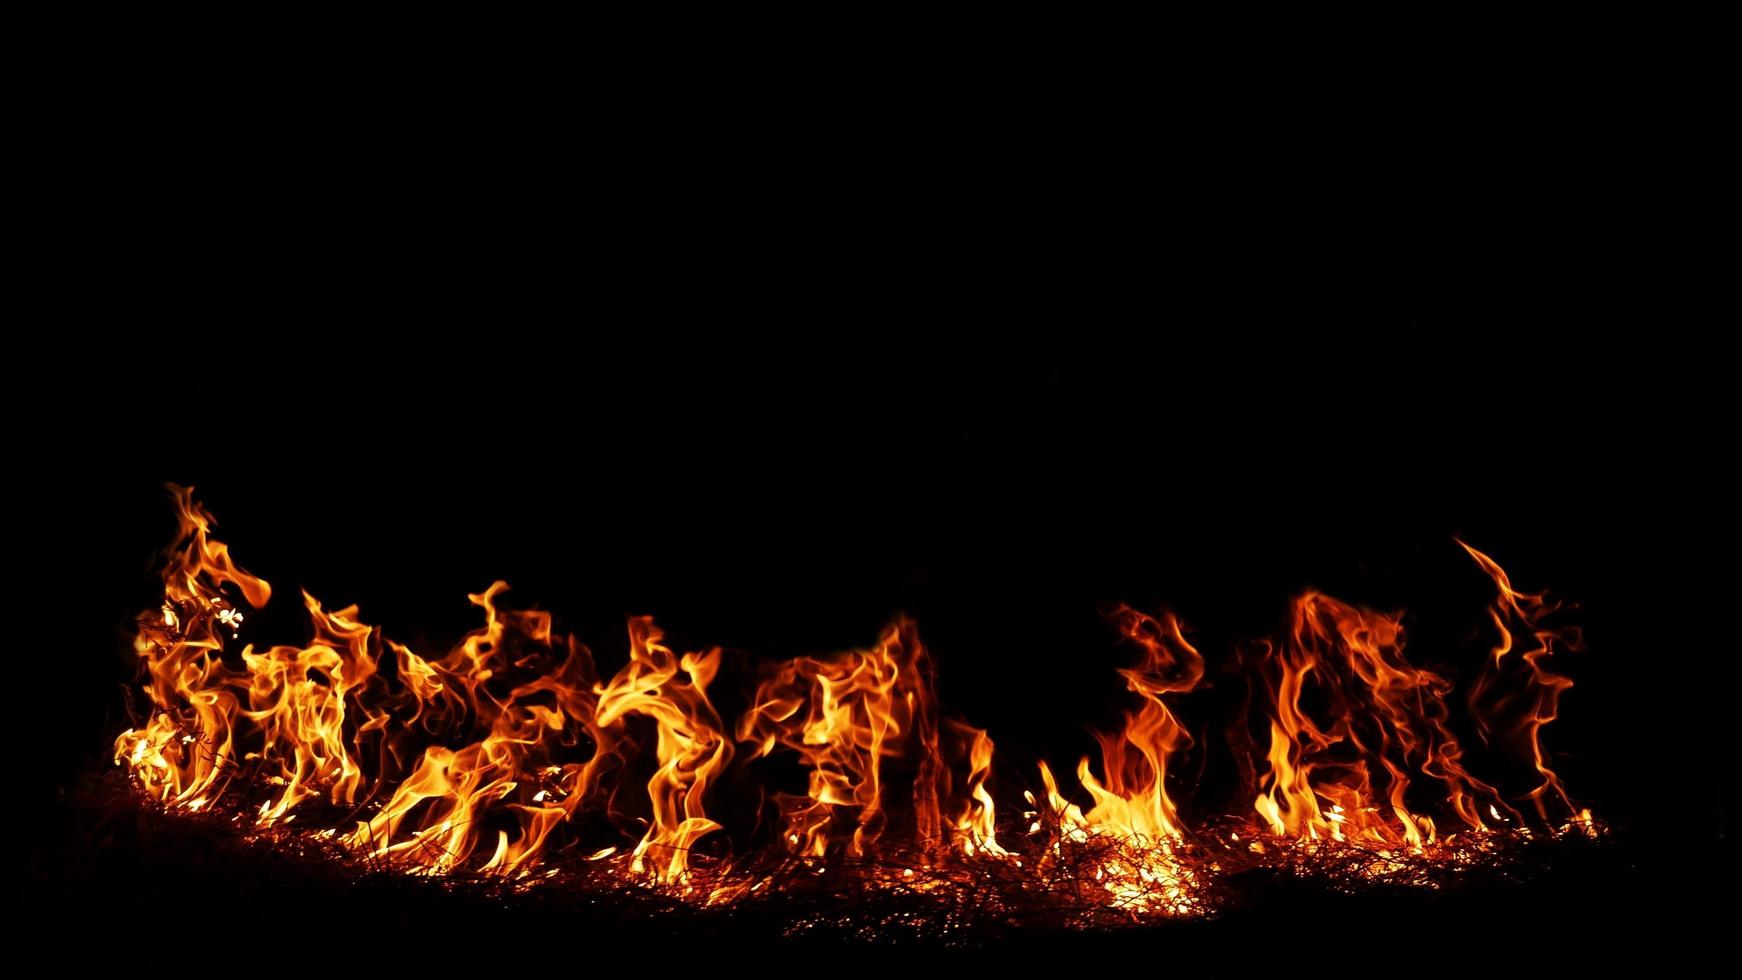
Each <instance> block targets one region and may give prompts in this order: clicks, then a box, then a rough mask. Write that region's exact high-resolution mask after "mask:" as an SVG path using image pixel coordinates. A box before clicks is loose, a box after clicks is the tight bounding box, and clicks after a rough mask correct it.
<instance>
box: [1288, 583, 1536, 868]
mask: <svg viewBox="0 0 1742 980" xmlns="http://www.w3.org/2000/svg"><path fill="white" fill-rule="evenodd" d="M1254 666H1255V673H1256V675H1257V676H1258V677H1260V678H1261V679H1262V680H1263V682H1264V683H1265V684H1266V685H1267V686H1268V687H1269V690H1270V694H1271V709H1272V711H1271V716H1270V748H1269V751H1268V752H1267V753H1266V760H1267V762H1268V763H1269V766H1270V768H1269V771H1268V772H1267V773H1266V774H1265V775H1264V777H1263V778H1262V780H1261V783H1260V786H1261V790H1262V791H1261V792H1260V793H1259V795H1258V797H1257V798H1256V800H1255V801H1254V806H1255V808H1256V809H1257V811H1258V813H1259V815H1260V816H1261V817H1263V818H1264V821H1265V823H1266V824H1268V826H1269V828H1270V830H1271V832H1272V833H1275V834H1277V835H1281V836H1288V837H1295V838H1305V839H1309V840H1320V839H1328V840H1334V841H1351V840H1364V841H1368V842H1372V843H1377V844H1389V845H1399V844H1401V845H1405V846H1407V847H1408V848H1410V849H1411V850H1412V851H1414V852H1417V853H1419V852H1420V851H1421V850H1422V849H1423V848H1424V847H1425V846H1426V845H1427V844H1429V843H1432V842H1434V841H1436V840H1437V839H1438V830H1437V828H1436V826H1435V823H1434V819H1433V817H1432V816H1431V815H1429V814H1427V813H1424V812H1420V811H1418V810H1417V809H1415V808H1412V805H1411V803H1410V799H1409V797H1410V795H1411V793H1410V791H1411V785H1412V784H1411V776H1412V775H1419V776H1422V777H1426V778H1427V779H1432V780H1436V781H1437V782H1438V783H1439V784H1440V786H1441V788H1442V791H1443V794H1444V796H1443V802H1444V804H1445V807H1446V809H1448V810H1449V811H1450V812H1451V813H1452V814H1453V815H1455V816H1456V817H1457V818H1458V819H1459V820H1461V821H1462V822H1463V824H1464V825H1465V826H1466V827H1468V828H1469V829H1471V830H1478V831H1480V830H1484V829H1486V827H1485V825H1484V823H1483V821H1482V817H1481V809H1482V808H1486V809H1488V810H1490V811H1494V812H1498V811H1499V810H1501V809H1507V810H1509V809H1510V808H1507V807H1506V806H1505V803H1504V802H1503V801H1502V800H1501V799H1500V797H1499V794H1498V793H1497V792H1496V791H1495V790H1494V788H1493V787H1491V786H1489V785H1487V784H1486V783H1484V782H1482V781H1481V780H1478V779H1476V778H1475V777H1474V776H1472V775H1471V774H1470V773H1469V772H1468V771H1466V770H1465V768H1464V766H1463V764H1462V761H1461V760H1462V754H1463V753H1462V749H1461V748H1460V746H1459V744H1458V740H1457V738H1456V737H1455V736H1454V735H1453V733H1452V730H1451V727H1450V724H1449V717H1450V709H1449V706H1448V704H1447V700H1446V696H1447V694H1448V693H1449V692H1450V691H1451V688H1452V685H1451V683H1450V682H1449V681H1448V680H1446V679H1445V678H1444V677H1442V676H1440V675H1439V674H1437V673H1435V672H1433V671H1431V670H1427V669H1425V668H1419V667H1415V666H1412V665H1411V664H1410V663H1409V662H1408V661H1407V660H1406V659H1405V658H1404V633H1403V625H1402V622H1401V619H1400V617H1398V616H1395V615H1391V614H1387V613H1381V612H1376V611H1374V610H1371V609H1362V608H1359V607H1356V606H1351V605H1349V604H1347V603H1344V602H1341V601H1339V600H1337V599H1333V598H1331V597H1329V596H1326V595H1323V594H1322V593H1317V592H1309V593H1307V594H1305V595H1303V596H1301V597H1300V598H1299V599H1297V600H1295V603H1294V607H1293V610H1292V614H1291V622H1290V627H1289V631H1288V633H1287V634H1286V635H1285V636H1284V637H1283V638H1281V639H1280V640H1278V641H1267V642H1265V643H1263V644H1261V645H1260V646H1259V650H1258V655H1257V658H1256V662H1255V665H1254ZM1309 705H1312V706H1314V708H1313V709H1311V710H1309Z"/></svg>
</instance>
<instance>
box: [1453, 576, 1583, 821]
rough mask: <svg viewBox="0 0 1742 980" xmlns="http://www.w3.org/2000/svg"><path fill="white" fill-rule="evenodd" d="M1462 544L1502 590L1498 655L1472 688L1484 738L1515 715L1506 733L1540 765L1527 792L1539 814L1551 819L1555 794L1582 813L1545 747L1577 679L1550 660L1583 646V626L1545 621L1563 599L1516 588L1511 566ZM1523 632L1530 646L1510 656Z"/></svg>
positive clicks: (1492, 614)
mask: <svg viewBox="0 0 1742 980" xmlns="http://www.w3.org/2000/svg"><path fill="white" fill-rule="evenodd" d="M1458 544H1459V546H1461V547H1462V548H1463V549H1464V550H1465V551H1467V552H1469V554H1470V557H1471V558H1474V559H1475V560H1476V564H1477V565H1478V566H1480V567H1481V569H1482V571H1483V572H1484V573H1485V574H1486V575H1487V576H1488V577H1489V578H1490V579H1491V580H1493V582H1494V585H1495V587H1496V588H1497V589H1498V590H1499V595H1498V596H1497V597H1496V598H1495V600H1494V604H1493V605H1492V606H1490V607H1489V608H1488V616H1489V618H1490V619H1491V620H1492V621H1493V623H1494V628H1495V630H1496V631H1498V633H1499V640H1498V642H1496V643H1495V645H1494V649H1493V651H1492V654H1493V658H1492V659H1491V660H1489V661H1485V662H1484V663H1483V670H1482V673H1481V674H1480V675H1479V676H1478V677H1477V679H1476V683H1475V684H1474V685H1473V686H1472V687H1471V689H1470V696H1469V703H1470V707H1471V713H1472V714H1473V715H1474V716H1475V718H1476V721H1477V724H1478V726H1479V727H1480V731H1481V734H1482V736H1483V737H1484V738H1487V737H1489V735H1490V734H1491V733H1492V732H1493V730H1494V727H1495V724H1496V722H1495V721H1494V720H1495V719H1506V718H1510V719H1513V721H1512V723H1511V725H1510V727H1509V728H1508V729H1507V730H1506V731H1505V732H1504V734H1506V735H1508V736H1510V737H1512V738H1514V739H1515V740H1516V742H1517V743H1519V744H1521V745H1522V747H1523V750H1524V751H1525V752H1527V753H1528V754H1529V756H1530V762H1531V765H1532V766H1533V767H1534V768H1535V770H1536V773H1537V777H1538V779H1539V782H1538V784H1537V786H1536V788H1535V789H1532V790H1531V791H1530V792H1529V794H1527V795H1528V797H1529V799H1530V801H1531V802H1532V803H1533V804H1534V805H1535V807H1536V811H1537V815H1538V816H1539V817H1541V818H1542V819H1543V820H1545V821H1546V820H1548V819H1549V814H1548V809H1547V806H1546V804H1545V802H1544V800H1545V797H1547V796H1548V795H1550V794H1552V795H1553V796H1554V798H1555V799H1557V800H1559V801H1560V803H1561V806H1562V807H1564V808H1565V810H1566V812H1568V813H1577V812H1578V809H1579V808H1578V807H1577V806H1576V805H1574V803H1573V801H1572V799H1571V798H1570V797H1568V796H1567V790H1566V787H1565V786H1563V785H1561V780H1560V777H1559V776H1556V775H1555V774H1554V770H1552V769H1550V768H1549V765H1548V755H1547V753H1546V752H1544V751H1543V747H1542V729H1543V726H1545V725H1547V724H1548V723H1549V722H1551V721H1554V720H1555V718H1557V717H1559V715H1560V700H1561V695H1562V694H1563V693H1565V692H1566V690H1567V688H1570V687H1572V686H1573V682H1572V679H1571V678H1569V677H1567V676H1565V675H1564V674H1559V673H1556V672H1555V671H1554V670H1552V669H1551V668H1550V666H1549V664H1550V662H1551V661H1552V659H1553V657H1554V655H1555V653H1556V651H1557V650H1577V649H1578V648H1579V646H1580V645H1581V637H1580V634H1579V631H1578V629H1577V628H1574V627H1561V628H1558V629H1557V628H1550V627H1548V626H1546V625H1544V624H1545V622H1546V620H1547V619H1548V618H1549V617H1550V616H1552V615H1553V614H1554V613H1556V612H1558V611H1560V609H1561V606H1560V604H1559V603H1556V602H1551V601H1550V600H1549V599H1548V597H1547V596H1546V595H1545V594H1543V593H1540V592H1520V591H1518V590H1517V589H1515V588H1513V587H1512V580H1511V579H1510V578H1508V577H1507V575H1506V570H1505V569H1503V568H1501V567H1500V566H1499V565H1498V564H1496V563H1495V561H1494V559H1492V558H1489V557H1488V556H1487V555H1485V554H1483V553H1482V552H1480V551H1477V550H1476V549H1475V548H1472V547H1470V546H1469V545H1468V544H1465V543H1464V542H1462V541H1459V542H1458ZM1519 636H1528V637H1530V643H1531V646H1530V649H1528V650H1525V651H1524V652H1523V653H1522V654H1519V655H1518V656H1517V657H1514V658H1512V660H1511V661H1509V660H1508V659H1507V657H1508V655H1509V654H1511V653H1512V651H1513V649H1514V642H1515V639H1516V638H1517V637H1519ZM1513 662H1522V664H1523V674H1524V683H1523V685H1522V689H1521V690H1519V689H1513V690H1508V689H1507V688H1506V683H1505V678H1504V677H1503V676H1502V675H1503V673H1504V672H1505V668H1507V667H1509V666H1510V665H1511V664H1512V663H1513ZM1520 705H1522V710H1521V709H1520Z"/></svg>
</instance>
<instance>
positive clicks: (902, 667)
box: [738, 619, 991, 857]
mask: <svg viewBox="0 0 1742 980" xmlns="http://www.w3.org/2000/svg"><path fill="white" fill-rule="evenodd" d="M936 710H937V709H936V698H935V696H934V695H933V693H932V681H931V662H930V660H929V658H928V657H927V655H926V651H925V647H924V645H922V644H921V643H920V640H919V632H918V630H917V629H916V628H915V627H914V625H913V622H912V621H911V620H908V619H900V620H897V621H896V622H895V623H893V624H891V625H890V626H889V628H888V629H887V630H885V631H884V633H883V635H882V636H881V637H880V638H879V639H878V641H877V645H876V646H874V647H872V648H871V649H869V650H853V651H848V652H846V653H842V654H838V655H836V656H833V657H800V658H798V659H796V660H789V661H786V662H784V663H781V664H779V665H777V666H776V668H775V669H774V670H773V671H771V672H770V674H769V676H768V677H766V678H765V679H764V680H763V681H762V683H761V685H760V686H759V687H758V688H757V690H756V697H755V699H754V700H753V702H752V704H751V707H750V709H749V710H748V711H746V712H745V713H744V716H743V717H742V718H740V719H739V721H738V738H739V740H740V741H743V742H750V743H753V746H752V749H751V751H750V756H751V758H757V757H761V756H766V755H769V754H771V753H773V752H774V751H775V750H776V749H777V748H784V749H787V750H790V751H792V752H796V753H797V754H798V756H799V758H800V759H801V760H802V761H803V763H804V765H805V767H806V769H807V770H808V771H809V782H810V785H809V790H808V792H807V795H806V796H804V797H792V796H783V797H781V798H780V804H781V810H782V813H783V814H784V819H785V831H784V833H783V836H784V837H785V839H786V842H787V844H788V846H789V847H790V848H791V849H792V850H793V851H794V852H796V853H800V854H808V855H811V856H814V857H822V856H824V855H825V854H827V853H828V852H829V847H830V844H831V842H832V841H834V840H835V838H836V833H835V831H836V823H837V820H838V819H840V818H845V819H847V820H849V821H851V823H852V831H851V834H850V836H848V837H847V838H846V840H845V850H846V853H847V854H848V855H850V856H853V857H859V856H862V855H864V854H866V853H867V852H868V851H869V850H870V848H871V847H872V845H873V844H875V842H876V841H877V839H878V837H879V836H881V835H882V833H883V828H884V825H885V822H886V820H887V817H888V814H887V811H886V809H885V803H886V801H885V799H884V789H885V775H886V772H885V766H884V760H885V759H887V758H890V757H894V756H903V755H906V756H910V757H914V758H915V760H916V767H915V768H916V775H915V776H914V779H913V796H912V802H913V817H914V835H915V837H916V839H917V840H918V841H920V842H921V843H922V844H925V843H932V842H936V841H938V840H939V839H940V836H941V830H942V827H943V820H942V817H941V814H940V812H939V798H940V796H942V795H943V794H944V792H946V791H947V787H940V783H942V782H943V781H944V780H945V779H947V770H946V769H945V768H944V766H943V764H942V762H941V760H940V759H939V758H938V751H939V749H938V738H937V722H936ZM986 752H987V754H988V755H990V752H991V748H990V745H989V744H988V746H987V748H986Z"/></svg>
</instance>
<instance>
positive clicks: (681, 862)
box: [598, 616, 732, 882]
mask: <svg viewBox="0 0 1742 980" xmlns="http://www.w3.org/2000/svg"><path fill="white" fill-rule="evenodd" d="M661 639H662V634H661V633H660V631H659V627H657V626H655V625H653V620H652V619H651V618H649V617H645V616H642V617H638V618H636V619H633V620H631V621H630V623H629V663H628V665H627V666H625V667H624V668H623V670H622V671H621V672H619V673H618V674H617V676H616V677H614V678H612V679H611V683H610V684H609V685H606V686H604V687H601V688H600V689H599V709H598V712H599V724H601V725H610V724H611V723H613V722H615V721H616V720H617V719H619V718H621V717H623V716H624V715H626V714H641V715H647V716H649V717H651V718H652V719H653V720H654V723H655V724H656V725H657V726H658V731H659V740H658V743H657V745H656V749H655V750H656V752H657V753H658V756H659V771H658V772H656V773H654V775H653V779H652V780H650V781H649V782H648V784H647V792H648V795H649V796H650V797H651V798H652V801H653V826H652V827H650V828H649V829H648V831H647V836H645V837H643V838H642V839H641V843H640V844H638V845H636V847H635V852H634V855H633V857H632V859H631V868H632V870H634V871H635V872H636V873H637V874H639V873H642V872H644V871H648V872H651V874H652V875H653V877H654V878H655V880H658V881H662V882H670V881H677V880H680V879H681V878H683V876H684V874H685V872H686V871H687V870H688V868H689V852H690V848H691V847H692V846H693V845H694V844H695V842H696V840H698V839H699V838H701V837H702V836H703V835H705V834H707V833H709V832H711V831H714V830H718V829H719V827H720V825H719V824H718V823H715V822H714V821H712V820H710V819H708V816H707V813H706V811H705V810H704V809H703V807H702V797H703V796H704V794H705V793H706V792H707V789H708V783H709V782H710V781H711V780H713V779H714V778H716V777H717V776H719V774H720V772H721V771H722V770H723V769H724V768H725V766H726V763H727V762H728V761H730V760H731V758H732V745H731V743H729V742H727V741H726V738H725V736H724V735H722V734H721V732H720V716H719V715H718V714H716V713H715V711H714V707H713V705H711V704H709V703H708V694H707V689H708V685H709V684H710V683H712V682H713V679H714V674H715V673H716V672H717V671H718V670H719V667H720V651H719V649H718V648H715V649H713V650H710V651H708V652H707V653H705V654H695V653H690V654H685V655H684V656H683V657H682V658H681V659H680V658H679V657H677V656H676V655H674V654H673V653H672V652H671V650H670V648H668V647H666V646H664V645H663V644H661V643H660V640H661ZM680 673H682V674H683V677H682V678H680V677H679V676H678V675H679V674H680ZM650 861H651V862H652V863H651V865H650V864H649V862H650Z"/></svg>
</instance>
